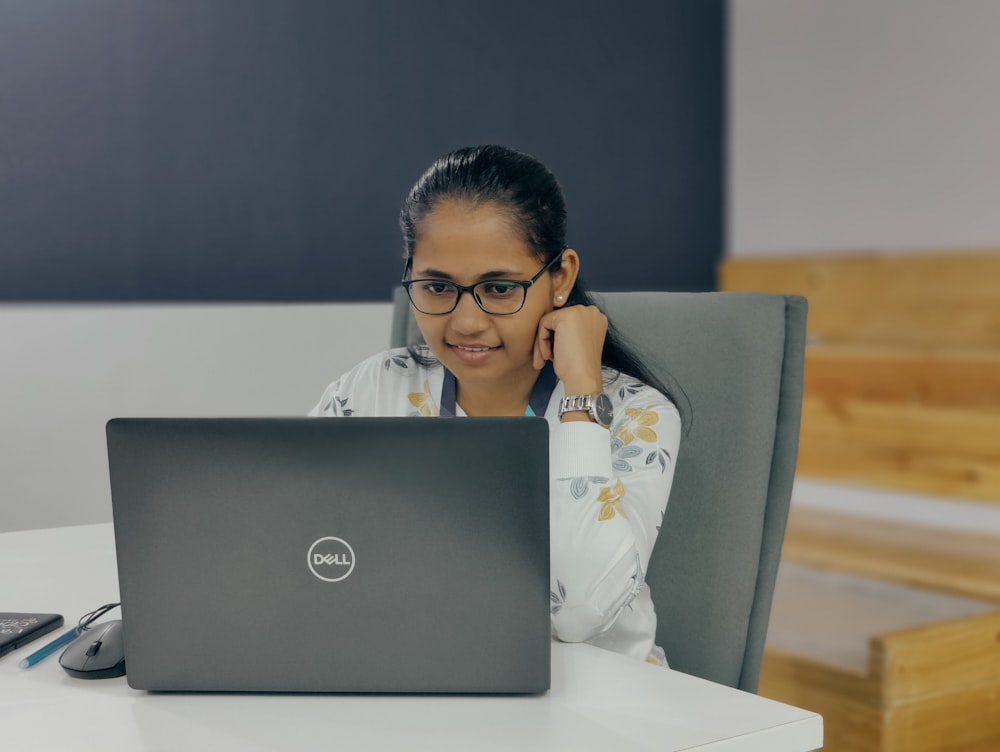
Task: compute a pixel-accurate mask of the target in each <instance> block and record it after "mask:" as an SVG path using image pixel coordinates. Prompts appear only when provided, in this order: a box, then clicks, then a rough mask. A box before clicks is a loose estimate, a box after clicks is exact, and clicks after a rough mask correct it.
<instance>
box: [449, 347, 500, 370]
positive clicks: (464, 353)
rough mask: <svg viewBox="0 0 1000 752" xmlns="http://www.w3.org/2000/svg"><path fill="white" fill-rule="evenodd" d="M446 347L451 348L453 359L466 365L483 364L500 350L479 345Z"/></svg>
mask: <svg viewBox="0 0 1000 752" xmlns="http://www.w3.org/2000/svg"><path fill="white" fill-rule="evenodd" d="M448 347H449V348H451V351H452V352H453V353H454V354H455V357H456V358H458V359H459V360H460V361H461V362H462V363H465V364H466V365H478V364H480V363H485V362H486V361H487V360H489V359H490V358H491V357H493V353H495V352H496V351H497V350H499V349H500V347H490V346H489V345H481V344H470V345H458V344H453V343H448Z"/></svg>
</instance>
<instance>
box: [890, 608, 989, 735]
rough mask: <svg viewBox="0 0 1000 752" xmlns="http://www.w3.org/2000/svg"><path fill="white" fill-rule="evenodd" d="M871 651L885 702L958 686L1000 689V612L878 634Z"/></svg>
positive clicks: (898, 701)
mask: <svg viewBox="0 0 1000 752" xmlns="http://www.w3.org/2000/svg"><path fill="white" fill-rule="evenodd" d="M871 655H872V672H873V678H874V679H876V680H877V681H879V682H880V683H881V684H882V687H883V689H882V699H883V703H885V704H886V705H896V704H899V703H900V702H903V701H907V700H912V699H914V698H917V697H923V696H927V695H937V694H940V693H942V692H945V691H948V690H949V688H954V687H979V686H983V685H994V686H995V687H996V688H1000V611H993V612H990V613H986V614H979V615H977V616H967V617H965V618H963V619H953V620H951V621H945V622H939V623H935V624H927V625H924V626H920V627H915V628H913V629H906V630H900V631H897V632H892V633H888V634H882V635H877V636H875V637H874V638H873V639H872V643H871ZM998 710H1000V709H998ZM998 715H1000V713H998Z"/></svg>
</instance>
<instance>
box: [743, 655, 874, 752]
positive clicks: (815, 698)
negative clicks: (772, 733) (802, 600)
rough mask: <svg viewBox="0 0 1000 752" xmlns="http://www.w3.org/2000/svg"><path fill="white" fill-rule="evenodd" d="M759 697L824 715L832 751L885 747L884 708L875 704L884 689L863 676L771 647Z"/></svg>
mask: <svg viewBox="0 0 1000 752" xmlns="http://www.w3.org/2000/svg"><path fill="white" fill-rule="evenodd" d="M759 694H760V695H761V696H762V697H768V698H770V699H772V700H777V701H779V702H785V703H788V704H790V705H795V706H796V707H800V708H805V709H807V710H811V711H813V712H814V713H819V714H820V715H822V716H823V749H824V750H825V751H827V752H876V751H877V750H880V749H881V748H882V747H881V744H882V729H883V720H882V709H881V708H880V707H879V706H878V704H877V703H876V702H875V698H877V695H878V687H877V686H876V685H873V684H872V683H871V682H870V680H868V679H867V678H866V677H864V676H862V675H859V674H855V673H853V672H850V671H845V670H842V669H839V668H837V667H834V666H829V665H824V664H822V663H819V662H817V661H814V660H812V659H810V658H808V657H805V656H801V655H795V654H791V653H785V652H782V651H780V650H775V649H774V648H770V647H768V648H766V649H765V650H764V658H763V661H762V663H761V672H760V688H759Z"/></svg>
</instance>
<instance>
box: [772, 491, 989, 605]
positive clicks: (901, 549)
mask: <svg viewBox="0 0 1000 752" xmlns="http://www.w3.org/2000/svg"><path fill="white" fill-rule="evenodd" d="M782 561H784V562H789V563H792V562H797V563H800V564H807V565H811V566H814V567H821V568H824V569H832V570H839V571H841V572H849V573H853V574H857V575H863V576H868V577H876V578H881V579H886V580H893V581H896V582H901V583H907V584H910V585H915V586H918V587H922V588H926V589H930V590H939V591H942V592H946V593H954V594H957V595H962V596H968V597H972V598H979V599H983V600H986V601H993V602H996V603H998V604H1000V536H995V535H982V534H976V533H970V532H956V531H952V530H941V529H938V528H931V527H926V526H923V525H918V524H914V523H906V522H899V521H883V520H878V519H871V518H863V517H860V516H858V515H848V514H838V513H836V512H830V511H825V510H818V509H811V508H807V507H803V506H802V505H798V504H793V505H792V507H791V509H790V510H789V516H788V526H787V528H786V530H785V542H784V547H783V548H782ZM998 608H1000V606H998Z"/></svg>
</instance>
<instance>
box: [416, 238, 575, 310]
mask: <svg viewBox="0 0 1000 752" xmlns="http://www.w3.org/2000/svg"><path fill="white" fill-rule="evenodd" d="M565 250H566V249H565V248H563V250H562V251H559V253H557V254H556V255H555V256H553V257H552V259H551V260H550V261H549V263H547V264H546V265H545V266H543V267H542V268H541V269H539V270H538V274H536V275H535V276H534V277H532V278H531V279H528V280H522V279H484V280H482V281H480V282H476V283H475V284H473V285H460V284H458V283H457V282H452V281H450V280H447V279H434V278H433V277H427V278H424V279H404V280H401V281H400V283H399V284H401V285H402V286H403V289H405V290H406V296H407V297H408V298H409V299H410V304H411V305H412V306H413V307H414V308H415V309H416V310H417V311H420V313H422V314H424V315H425V316H447V315H448V314H449V313H451V312H453V311H454V310H455V309H456V308H458V302H459V301H460V300H461V299H462V295H464V294H465V293H469V294H471V295H472V299H473V300H474V301H476V305H477V306H479V309H480V310H481V311H482V312H483V313H485V314H488V315H490V316H513V315H514V314H515V313H520V312H521V309H523V308H524V303H525V301H527V299H528V288H529V287H531V286H532V285H534V284H535V283H536V282H537V281H538V280H539V279H541V277H542V275H543V274H545V272H547V271H549V268H550V267H551V266H552V265H553V264H555V263H556V261H561V260H562V256H563V251H565ZM406 266H407V270H409V266H410V262H409V261H407V262H406ZM418 282H437V283H438V284H442V285H449V286H451V287H454V288H455V290H456V291H457V292H458V294H457V295H456V296H455V304H454V305H453V306H452V307H451V308H449V309H448V310H447V311H438V312H437V313H429V312H428V311H424V310H422V309H421V308H419V307H418V306H417V304H416V303H415V302H414V300H413V293H412V292H410V287H411V286H412V285H415V284H417V283H418ZM498 282H502V283H505V284H508V285H517V286H518V287H520V288H521V289H522V290H524V295H522V296H521V305H519V306H518V307H517V310H516V311H507V312H506V313H496V312H494V311H487V310H486V308H485V307H484V306H483V301H481V300H480V299H479V296H478V295H477V294H476V288H477V287H479V286H480V285H490V284H496V283H498Z"/></svg>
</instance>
